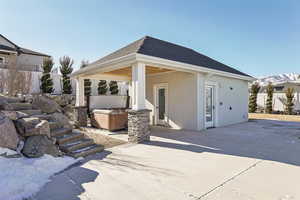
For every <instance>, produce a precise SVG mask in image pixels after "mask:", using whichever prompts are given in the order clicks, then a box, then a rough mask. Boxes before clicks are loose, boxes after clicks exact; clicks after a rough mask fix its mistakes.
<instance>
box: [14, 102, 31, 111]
mask: <svg viewBox="0 0 300 200" xmlns="http://www.w3.org/2000/svg"><path fill="white" fill-rule="evenodd" d="M9 105H11V106H12V107H13V109H14V110H15V111H19V110H32V109H33V108H32V104H30V103H9Z"/></svg>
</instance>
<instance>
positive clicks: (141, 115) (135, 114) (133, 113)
mask: <svg viewBox="0 0 300 200" xmlns="http://www.w3.org/2000/svg"><path fill="white" fill-rule="evenodd" d="M127 112H128V141H129V142H132V143H140V142H143V141H150V126H149V123H150V116H149V113H150V112H151V110H147V109H144V110H127Z"/></svg>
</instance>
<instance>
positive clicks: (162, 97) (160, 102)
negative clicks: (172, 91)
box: [155, 85, 168, 125]
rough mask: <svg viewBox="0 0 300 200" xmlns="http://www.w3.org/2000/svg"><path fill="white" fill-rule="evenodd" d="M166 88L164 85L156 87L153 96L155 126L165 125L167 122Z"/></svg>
mask: <svg viewBox="0 0 300 200" xmlns="http://www.w3.org/2000/svg"><path fill="white" fill-rule="evenodd" d="M167 90H168V88H167V86H166V85H157V86H156V91H155V93H156V94H155V96H156V103H155V108H156V114H155V121H156V124H159V125H165V124H166V122H167V116H166V113H167Z"/></svg>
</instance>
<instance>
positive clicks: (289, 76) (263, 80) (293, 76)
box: [255, 73, 300, 86]
mask: <svg viewBox="0 0 300 200" xmlns="http://www.w3.org/2000/svg"><path fill="white" fill-rule="evenodd" d="M299 75H300V74H297V73H286V74H278V75H272V76H264V77H259V78H258V80H256V81H255V82H257V83H259V85H261V86H265V85H267V84H268V83H269V82H271V83H272V84H278V83H283V82H287V81H299V82H300V79H299Z"/></svg>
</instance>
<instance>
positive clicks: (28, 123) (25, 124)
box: [14, 117, 40, 136]
mask: <svg viewBox="0 0 300 200" xmlns="http://www.w3.org/2000/svg"><path fill="white" fill-rule="evenodd" d="M14 122H15V126H16V128H17V130H18V133H19V134H20V135H21V136H30V135H26V134H27V133H28V132H31V131H32V129H34V127H35V126H36V125H37V124H39V123H40V119H39V118H36V117H26V118H21V119H18V120H16V121H14Z"/></svg>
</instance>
